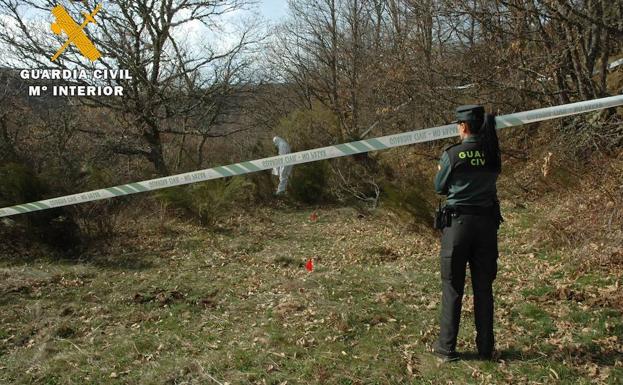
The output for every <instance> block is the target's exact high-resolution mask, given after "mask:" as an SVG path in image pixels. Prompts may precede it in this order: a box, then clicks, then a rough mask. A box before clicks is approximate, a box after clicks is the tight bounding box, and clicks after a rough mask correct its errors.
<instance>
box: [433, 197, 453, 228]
mask: <svg viewBox="0 0 623 385" xmlns="http://www.w3.org/2000/svg"><path fill="white" fill-rule="evenodd" d="M451 224H452V212H451V211H450V209H449V207H448V206H443V207H441V201H440V202H439V206H438V207H437V211H435V223H434V224H433V228H435V229H437V230H443V229H444V228H445V227H448V226H450V225H451Z"/></svg>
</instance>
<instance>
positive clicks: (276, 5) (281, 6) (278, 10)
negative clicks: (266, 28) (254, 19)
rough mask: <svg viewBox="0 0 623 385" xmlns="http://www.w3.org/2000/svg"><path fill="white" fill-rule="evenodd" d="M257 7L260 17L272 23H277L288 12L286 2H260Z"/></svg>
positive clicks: (270, 0) (285, 0) (284, 0)
mask: <svg viewBox="0 0 623 385" xmlns="http://www.w3.org/2000/svg"><path fill="white" fill-rule="evenodd" d="M258 7H259V9H260V12H261V13H262V16H264V17H265V18H267V19H269V20H271V21H273V22H278V21H280V19H282V18H283V17H285V16H286V14H287V10H288V1H287V0H260V1H259V3H258Z"/></svg>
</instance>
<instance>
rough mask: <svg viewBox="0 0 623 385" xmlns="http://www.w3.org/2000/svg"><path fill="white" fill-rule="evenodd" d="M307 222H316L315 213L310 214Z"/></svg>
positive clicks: (316, 216) (316, 215)
mask: <svg viewBox="0 0 623 385" xmlns="http://www.w3.org/2000/svg"><path fill="white" fill-rule="evenodd" d="M309 220H310V221H312V222H316V221H317V220H318V214H316V212H315V211H314V212H313V213H311V215H310V216H309Z"/></svg>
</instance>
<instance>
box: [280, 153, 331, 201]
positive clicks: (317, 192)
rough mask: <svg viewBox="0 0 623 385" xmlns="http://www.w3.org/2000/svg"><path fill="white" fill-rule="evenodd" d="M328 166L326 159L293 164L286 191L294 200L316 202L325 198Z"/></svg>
mask: <svg viewBox="0 0 623 385" xmlns="http://www.w3.org/2000/svg"><path fill="white" fill-rule="evenodd" d="M328 172H329V167H328V165H327V162H326V161H319V162H312V163H305V164H302V165H298V166H294V169H293V170H292V175H291V176H290V180H289V181H288V191H289V193H290V196H291V197H292V198H294V199H295V200H297V201H299V202H303V203H309V204H313V203H318V202H321V201H322V200H324V198H326V189H327V180H328Z"/></svg>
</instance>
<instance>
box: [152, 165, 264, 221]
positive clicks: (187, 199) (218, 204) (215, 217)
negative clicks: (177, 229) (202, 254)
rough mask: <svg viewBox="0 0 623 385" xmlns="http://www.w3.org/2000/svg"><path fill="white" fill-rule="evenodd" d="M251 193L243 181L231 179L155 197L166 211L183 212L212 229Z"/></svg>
mask: <svg viewBox="0 0 623 385" xmlns="http://www.w3.org/2000/svg"><path fill="white" fill-rule="evenodd" d="M253 190H254V185H253V183H251V182H249V181H248V180H246V179H245V178H244V177H234V178H231V179H229V180H225V179H217V180H214V181H209V182H203V183H197V184H193V185H190V186H181V187H174V188H169V189H164V190H160V191H158V192H157V193H156V197H157V199H159V200H160V201H162V202H163V203H164V204H165V205H166V206H167V207H172V208H175V209H179V210H183V211H184V212H185V213H187V214H190V215H191V216H193V217H194V218H196V219H198V220H199V222H200V223H201V224H202V225H203V226H208V227H212V226H215V225H216V224H218V222H219V221H220V220H221V219H223V217H225V216H227V215H228V214H229V213H230V212H231V211H232V210H234V209H235V208H236V207H237V206H239V205H240V204H241V203H243V202H244V201H245V200H247V201H248V200H249V199H251V197H252V196H253Z"/></svg>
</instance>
